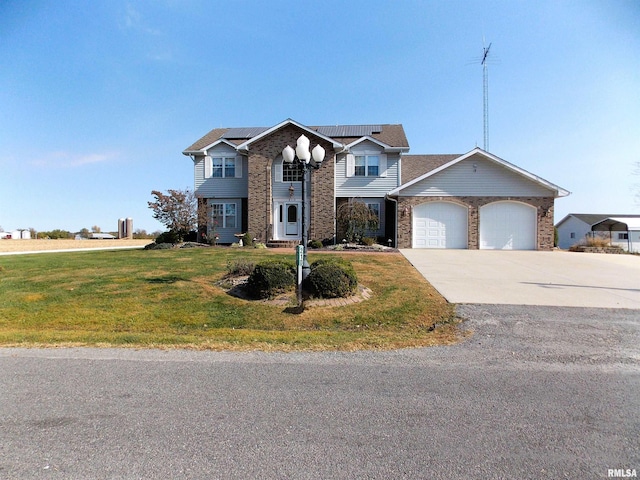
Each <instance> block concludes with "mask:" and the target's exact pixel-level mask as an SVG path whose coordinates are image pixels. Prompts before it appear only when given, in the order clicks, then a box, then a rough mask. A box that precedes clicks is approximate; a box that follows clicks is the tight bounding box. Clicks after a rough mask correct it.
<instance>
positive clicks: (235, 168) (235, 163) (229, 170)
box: [204, 155, 242, 178]
mask: <svg viewBox="0 0 640 480" xmlns="http://www.w3.org/2000/svg"><path fill="white" fill-rule="evenodd" d="M240 177H242V157H239V156H228V155H219V156H215V157H214V156H206V157H205V158H204V178H240Z"/></svg>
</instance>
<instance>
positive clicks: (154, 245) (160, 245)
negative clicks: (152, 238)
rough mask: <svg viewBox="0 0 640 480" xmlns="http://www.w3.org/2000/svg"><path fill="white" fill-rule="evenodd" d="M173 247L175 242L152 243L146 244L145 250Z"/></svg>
mask: <svg viewBox="0 0 640 480" xmlns="http://www.w3.org/2000/svg"><path fill="white" fill-rule="evenodd" d="M171 248H173V243H150V244H149V245H145V247H144V249H145V250H169V249H171Z"/></svg>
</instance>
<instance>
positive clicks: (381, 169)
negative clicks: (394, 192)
mask: <svg viewBox="0 0 640 480" xmlns="http://www.w3.org/2000/svg"><path fill="white" fill-rule="evenodd" d="M386 176H387V155H385V154H383V153H373V152H372V153H367V152H362V153H356V154H348V155H347V177H386Z"/></svg>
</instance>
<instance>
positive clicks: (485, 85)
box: [480, 42, 491, 152]
mask: <svg viewBox="0 0 640 480" xmlns="http://www.w3.org/2000/svg"><path fill="white" fill-rule="evenodd" d="M483 44H484V42H483ZM490 48H491V43H489V46H488V47H486V48H485V47H484V45H483V47H482V61H481V62H480V63H481V65H482V107H483V109H482V110H483V120H484V122H483V124H484V150H485V151H487V152H488V151H489V68H488V66H487V63H488V61H487V60H488V58H489V49H490Z"/></svg>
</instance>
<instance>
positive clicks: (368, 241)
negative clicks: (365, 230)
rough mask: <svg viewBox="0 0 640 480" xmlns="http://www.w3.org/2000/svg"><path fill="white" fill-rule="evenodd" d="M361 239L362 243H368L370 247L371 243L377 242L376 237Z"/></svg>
mask: <svg viewBox="0 0 640 480" xmlns="http://www.w3.org/2000/svg"><path fill="white" fill-rule="evenodd" d="M361 241H362V244H363V245H366V246H367V247H370V246H371V245H373V244H374V243H376V239H375V238H373V237H362V240H361Z"/></svg>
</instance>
